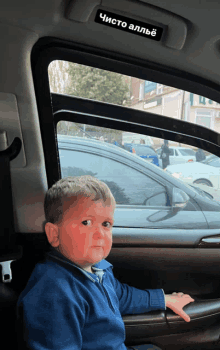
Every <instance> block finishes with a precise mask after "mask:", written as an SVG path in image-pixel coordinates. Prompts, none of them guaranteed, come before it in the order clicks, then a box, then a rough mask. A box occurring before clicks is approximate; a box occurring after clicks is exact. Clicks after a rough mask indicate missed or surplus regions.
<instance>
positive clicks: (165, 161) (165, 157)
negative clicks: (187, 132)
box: [160, 140, 171, 169]
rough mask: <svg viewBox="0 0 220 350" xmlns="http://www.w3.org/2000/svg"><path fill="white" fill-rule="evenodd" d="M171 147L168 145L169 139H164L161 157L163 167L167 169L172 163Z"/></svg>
mask: <svg viewBox="0 0 220 350" xmlns="http://www.w3.org/2000/svg"><path fill="white" fill-rule="evenodd" d="M170 153H171V152H170V149H169V146H168V140H164V144H163V145H162V151H161V155H160V158H161V159H162V167H163V169H165V168H166V167H167V166H168V165H169V164H170Z"/></svg>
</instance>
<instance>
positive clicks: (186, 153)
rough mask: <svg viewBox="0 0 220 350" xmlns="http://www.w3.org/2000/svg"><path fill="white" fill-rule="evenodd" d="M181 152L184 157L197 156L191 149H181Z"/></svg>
mask: <svg viewBox="0 0 220 350" xmlns="http://www.w3.org/2000/svg"><path fill="white" fill-rule="evenodd" d="M179 152H180V154H181V155H182V156H195V152H194V151H193V150H191V149H186V148H184V149H179Z"/></svg>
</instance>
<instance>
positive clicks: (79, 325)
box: [17, 248, 166, 350]
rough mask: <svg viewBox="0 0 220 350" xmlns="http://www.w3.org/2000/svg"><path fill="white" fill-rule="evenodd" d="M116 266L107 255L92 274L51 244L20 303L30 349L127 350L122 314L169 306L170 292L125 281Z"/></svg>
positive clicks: (24, 335)
mask: <svg viewBox="0 0 220 350" xmlns="http://www.w3.org/2000/svg"><path fill="white" fill-rule="evenodd" d="M112 268H113V266H112V265H111V264H110V263H108V262H107V261H106V260H102V261H101V262H99V263H97V264H96V265H94V269H93V271H94V274H92V273H89V272H87V271H85V270H83V269H81V268H79V267H78V266H76V265H75V264H74V263H72V262H71V261H70V260H69V259H67V258H66V257H64V256H63V255H62V254H61V253H59V252H58V251H56V250H55V249H54V248H51V250H50V251H49V252H48V253H47V254H46V259H45V260H44V261H42V262H40V263H38V264H36V266H35V268H34V270H33V272H32V275H31V277H30V279H29V281H28V283H27V286H26V287H25V289H24V290H23V292H22V293H21V295H20V297H19V299H18V303H17V317H18V322H19V323H20V324H22V327H23V330H24V334H23V337H24V340H25V342H26V345H27V346H28V348H30V349H33V350H49V349H50V350H79V349H82V350H93V349H95V350H113V349H114V350H116V349H117V350H125V349H126V346H125V345H124V341H125V327H124V323H123V320H122V315H127V314H141V313H145V312H149V311H152V310H158V309H159V310H165V309H166V306H165V297H164V292H163V290H162V289H146V290H140V289H137V288H134V287H130V286H128V285H126V284H122V283H120V282H119V281H118V280H117V279H116V278H115V277H114V275H113V272H112ZM98 276H99V277H98Z"/></svg>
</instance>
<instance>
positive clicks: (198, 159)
mask: <svg viewBox="0 0 220 350" xmlns="http://www.w3.org/2000/svg"><path fill="white" fill-rule="evenodd" d="M205 159H206V156H205V153H204V152H203V150H202V149H201V148H198V150H197V152H196V162H201V161H203V160H205Z"/></svg>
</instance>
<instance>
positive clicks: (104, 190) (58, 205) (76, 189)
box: [44, 175, 116, 224]
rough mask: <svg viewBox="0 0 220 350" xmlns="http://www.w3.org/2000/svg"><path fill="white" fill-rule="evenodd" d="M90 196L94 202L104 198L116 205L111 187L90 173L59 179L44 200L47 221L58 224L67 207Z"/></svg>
mask: <svg viewBox="0 0 220 350" xmlns="http://www.w3.org/2000/svg"><path fill="white" fill-rule="evenodd" d="M82 197H83V198H90V199H92V200H93V201H94V202H95V201H98V200H102V201H103V202H104V203H106V204H107V205H113V206H115V204H116V203H115V199H114V196H113V194H112V193H111V191H110V189H109V187H108V186H107V185H106V184H105V183H104V182H102V181H100V180H98V179H96V178H95V177H93V176H90V175H83V176H74V177H72V176H69V177H65V178H64V179H61V180H59V181H57V182H56V183H55V184H54V185H53V186H52V187H51V188H50V189H48V190H47V193H46V196H45V200H44V212H45V217H46V222H51V223H52V224H57V223H60V222H61V221H62V218H63V212H64V209H63V208H64V204H65V208H66V205H67V207H68V206H69V207H70V206H71V205H73V204H74V202H75V203H76V202H77V201H78V200H79V198H82Z"/></svg>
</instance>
